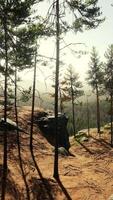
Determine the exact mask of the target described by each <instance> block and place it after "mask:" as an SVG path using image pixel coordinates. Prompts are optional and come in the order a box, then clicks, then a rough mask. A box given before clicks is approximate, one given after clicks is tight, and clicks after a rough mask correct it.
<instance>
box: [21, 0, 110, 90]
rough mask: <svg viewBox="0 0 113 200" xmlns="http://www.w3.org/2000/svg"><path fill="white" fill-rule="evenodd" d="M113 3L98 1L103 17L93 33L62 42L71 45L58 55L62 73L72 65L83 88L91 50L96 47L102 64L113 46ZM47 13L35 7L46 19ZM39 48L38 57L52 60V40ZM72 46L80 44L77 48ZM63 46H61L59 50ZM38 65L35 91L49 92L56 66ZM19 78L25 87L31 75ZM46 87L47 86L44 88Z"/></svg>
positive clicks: (70, 35)
mask: <svg viewBox="0 0 113 200" xmlns="http://www.w3.org/2000/svg"><path fill="white" fill-rule="evenodd" d="M112 3H113V0H99V2H98V4H99V6H100V8H101V11H102V13H103V14H102V16H103V17H105V18H106V19H105V21H104V22H103V23H102V24H100V26H99V27H98V28H96V29H92V30H88V31H84V32H83V33H79V32H78V33H77V34H75V33H72V32H69V33H67V34H66V36H65V37H64V38H63V40H64V41H65V43H66V44H70V43H72V45H70V46H69V47H68V48H64V49H62V50H61V52H60V59H61V60H62V61H63V62H64V63H65V64H64V67H63V72H62V73H65V70H66V68H67V67H68V66H69V65H72V66H73V67H74V69H75V71H76V72H77V73H78V74H79V77H80V80H81V81H82V82H83V84H84V85H86V81H85V78H86V77H87V74H86V72H87V70H88V63H89V60H90V52H91V49H92V47H93V46H95V47H96V49H97V51H98V54H99V56H100V61H104V53H105V51H106V50H107V48H108V46H109V45H110V44H112V43H113V7H112V6H111V4H112ZM46 11H47V4H45V5H44V4H43V5H42V6H40V7H38V13H41V14H43V15H45V13H46ZM38 43H39V45H40V48H39V49H38V54H41V55H45V56H50V57H55V38H51V39H47V40H40V41H38ZM75 43H83V44H77V45H75ZM64 46H65V44H64V43H62V44H61V47H64ZM72 50H73V51H76V50H83V51H86V52H87V54H85V55H82V56H81V57H78V55H76V54H75V53H73V51H72ZM39 65H40V64H38V65H37V68H38V69H37V77H38V78H37V85H38V86H37V87H38V88H39V90H41V89H42V88H43V90H45V91H47V90H50V84H51V83H50V77H51V76H52V72H53V70H54V69H55V63H48V64H47V66H42V65H41V66H39ZM25 74H26V72H25V73H23V74H22V76H23V77H24V79H26V83H28V84H27V86H29V85H30V84H31V80H32V76H33V74H32V72H30V73H27V74H26V76H25ZM45 83H46V84H45Z"/></svg>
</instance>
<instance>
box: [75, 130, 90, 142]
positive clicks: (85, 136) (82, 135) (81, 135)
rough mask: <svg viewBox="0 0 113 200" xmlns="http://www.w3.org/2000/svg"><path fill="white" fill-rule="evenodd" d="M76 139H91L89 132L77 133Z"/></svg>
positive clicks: (81, 140)
mask: <svg viewBox="0 0 113 200" xmlns="http://www.w3.org/2000/svg"><path fill="white" fill-rule="evenodd" d="M75 139H76V140H77V141H79V142H85V141H88V140H89V139H88V136H87V134H86V133H82V132H79V133H78V134H76V136H75Z"/></svg>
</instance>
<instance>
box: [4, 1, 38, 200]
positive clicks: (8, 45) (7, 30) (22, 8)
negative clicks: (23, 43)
mask: <svg viewBox="0 0 113 200" xmlns="http://www.w3.org/2000/svg"><path fill="white" fill-rule="evenodd" d="M35 2H36V1H35V0H31V1H30V0H29V1H28V0H26V1H8V0H1V1H0V50H1V55H0V58H2V60H4V61H5V64H4V67H3V66H1V67H0V68H1V70H2V72H3V73H4V77H5V81H4V122H5V123H6V122H7V100H8V76H9V70H10V69H11V65H10V62H9V61H10V55H11V52H12V49H14V40H15V29H16V28H17V27H19V26H20V25H21V24H24V25H25V24H26V21H25V19H27V17H28V16H29V15H30V8H31V6H32V4H33V3H35ZM6 178H7V127H6V128H5V130H4V156H3V176H2V195H1V199H2V200H4V199H5V190H6Z"/></svg>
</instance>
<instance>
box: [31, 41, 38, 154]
mask: <svg viewBox="0 0 113 200" xmlns="http://www.w3.org/2000/svg"><path fill="white" fill-rule="evenodd" d="M36 47H37V45H36ZM36 64H37V49H36V52H35V63H34V77H33V94H32V111H31V129H30V150H31V152H32V151H33V123H34V107H35V88H36Z"/></svg>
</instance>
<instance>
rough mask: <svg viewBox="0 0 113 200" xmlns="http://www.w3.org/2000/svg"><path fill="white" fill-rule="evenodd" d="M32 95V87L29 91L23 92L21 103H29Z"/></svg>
mask: <svg viewBox="0 0 113 200" xmlns="http://www.w3.org/2000/svg"><path fill="white" fill-rule="evenodd" d="M31 96H32V94H31V87H29V88H28V89H27V90H23V91H22V94H21V97H20V101H22V102H27V101H29V100H30V98H31Z"/></svg>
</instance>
